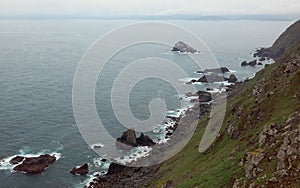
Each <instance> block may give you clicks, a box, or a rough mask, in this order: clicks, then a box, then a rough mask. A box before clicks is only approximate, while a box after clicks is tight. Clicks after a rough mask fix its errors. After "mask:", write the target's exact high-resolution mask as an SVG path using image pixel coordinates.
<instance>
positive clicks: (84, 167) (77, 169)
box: [70, 163, 89, 175]
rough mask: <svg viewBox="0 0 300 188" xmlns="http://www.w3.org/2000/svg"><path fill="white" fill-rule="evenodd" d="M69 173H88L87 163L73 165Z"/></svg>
mask: <svg viewBox="0 0 300 188" xmlns="http://www.w3.org/2000/svg"><path fill="white" fill-rule="evenodd" d="M70 173H71V174H73V175H86V174H88V173H89V165H88V164H87V163H85V164H83V165H82V166H80V167H74V168H73V169H72V170H71V171H70Z"/></svg>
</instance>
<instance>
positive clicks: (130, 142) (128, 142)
mask: <svg viewBox="0 0 300 188" xmlns="http://www.w3.org/2000/svg"><path fill="white" fill-rule="evenodd" d="M154 144H155V142H154V141H153V140H152V139H151V138H150V137H149V136H147V135H144V133H141V135H140V137H138V138H136V134H135V131H134V129H128V130H127V131H125V132H124V133H123V134H122V136H121V138H117V146H118V147H120V148H121V149H125V150H128V149H131V148H132V147H136V146H152V145H154Z"/></svg>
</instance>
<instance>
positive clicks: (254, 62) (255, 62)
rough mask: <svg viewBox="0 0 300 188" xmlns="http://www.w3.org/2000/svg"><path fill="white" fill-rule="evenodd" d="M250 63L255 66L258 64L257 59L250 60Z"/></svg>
mask: <svg viewBox="0 0 300 188" xmlns="http://www.w3.org/2000/svg"><path fill="white" fill-rule="evenodd" d="M248 65H249V66H252V67H254V66H255V65H257V60H256V59H255V60H253V61H250V62H249V63H248Z"/></svg>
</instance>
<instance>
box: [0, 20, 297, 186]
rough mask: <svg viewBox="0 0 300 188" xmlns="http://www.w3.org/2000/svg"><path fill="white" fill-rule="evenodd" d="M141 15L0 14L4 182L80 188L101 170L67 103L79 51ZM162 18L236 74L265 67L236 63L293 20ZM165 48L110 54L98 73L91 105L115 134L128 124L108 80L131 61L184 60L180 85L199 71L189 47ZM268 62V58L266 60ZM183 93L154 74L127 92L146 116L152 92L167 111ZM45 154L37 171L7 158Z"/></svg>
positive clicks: (0, 165) (0, 172)
mask: <svg viewBox="0 0 300 188" xmlns="http://www.w3.org/2000/svg"><path fill="white" fill-rule="evenodd" d="M138 22H144V21H143V20H98V19H91V20H88V19H70V20H69V19H62V20H59V19H54V20H51V19H50V20H47V19H43V20H39V19H36V20H13V19H9V20H5V19H4V20H0V130H1V132H0V187H1V188H39V187H44V188H52V187H58V188H60V187H62V188H65V187H83V186H84V185H85V184H87V183H88V182H89V181H90V180H91V178H93V175H95V174H96V173H101V172H102V173H105V171H106V170H107V169H108V166H109V163H107V162H102V161H101V159H102V158H101V157H104V156H99V155H98V154H97V153H96V152H95V151H94V150H93V149H92V148H91V145H89V144H88V143H86V141H85V140H84V139H83V137H82V135H81V133H80V130H79V128H78V126H77V124H76V121H75V117H74V113H73V106H72V88H73V80H74V77H75V73H76V70H77V67H78V65H79V63H80V61H81V59H82V57H83V55H84V54H85V53H86V51H87V50H88V49H89V48H90V46H91V45H92V44H93V43H94V42H95V41H96V40H97V39H99V37H101V36H102V35H104V34H106V33H109V32H110V31H111V30H114V29H116V28H119V27H122V26H124V25H128V24H132V23H138ZM159 22H164V23H171V24H175V25H178V26H180V27H182V28H185V29H186V30H188V31H190V32H192V33H194V34H195V35H196V36H198V37H199V38H201V39H202V40H203V42H204V43H205V44H206V45H207V47H208V48H209V49H210V50H211V52H212V53H213V55H214V56H215V58H216V60H217V62H218V63H219V65H220V66H225V67H227V68H229V69H230V71H231V73H233V74H235V75H236V76H237V77H238V79H239V80H244V79H246V78H251V77H253V76H254V75H255V73H256V72H257V71H259V70H261V69H262V68H263V65H262V66H255V67H250V66H247V67H241V65H240V64H241V62H242V61H249V60H252V59H253V56H252V54H253V53H254V52H255V50H256V49H257V48H259V47H266V46H270V45H272V43H273V42H274V40H275V39H276V38H277V37H278V36H279V35H280V34H281V33H282V32H283V31H284V30H285V29H286V28H287V27H288V26H289V25H290V24H291V23H292V21H252V20H243V21H241V20H240V21H182V20H161V21H159ZM161 32H162V35H170V33H164V30H162V31H161ZM180 40H181V39H180V38H178V41H180ZM112 42H114V41H112ZM107 45H109V44H107ZM169 45H170V46H172V45H174V44H169ZM170 49H171V48H170V47H168V46H157V45H156V44H145V45H143V46H136V47H133V48H131V49H129V50H128V51H127V52H122V53H119V54H118V55H116V56H115V57H113V58H112V59H111V60H110V63H109V65H108V66H106V69H105V71H104V73H103V74H101V75H100V76H99V78H98V81H97V86H96V89H95V101H96V108H97V112H98V115H99V117H101V120H102V123H103V124H104V125H105V126H106V127H107V129H108V132H109V133H110V134H111V135H112V136H113V137H114V138H117V137H120V136H121V134H122V132H123V131H124V130H126V129H125V127H124V126H122V125H120V122H119V121H118V119H117V118H116V117H115V114H114V111H113V108H112V105H111V103H110V99H111V98H110V94H111V93H110V91H111V85H112V84H113V81H114V79H115V78H116V77H117V76H118V73H119V72H120V71H122V69H123V68H124V67H126V66H127V65H128V63H129V62H130V61H133V60H135V59H136V58H146V57H150V56H151V57H159V58H166V59H169V60H170V61H173V62H175V63H176V64H177V65H178V66H181V67H183V69H184V70H185V71H186V72H187V73H188V75H189V76H188V77H185V78H182V77H178V78H177V77H176V76H177V75H174V74H172V72H170V73H167V74H170V75H169V76H172V77H174V78H176V79H177V80H178V83H180V84H185V83H186V82H188V81H190V79H191V78H199V77H200V76H201V75H200V74H197V73H196V71H198V70H195V68H194V67H193V66H190V64H189V63H186V61H188V58H187V55H186V54H179V53H173V52H170ZM99 53H101V51H100V52H99ZM200 55H201V54H200ZM204 55H205V54H204ZM266 63H271V62H270V61H268V62H264V63H263V64H266ZM207 68H214V67H207ZM87 74H88V72H87ZM123 84H124V85H126V83H123ZM205 87H206V86H205V85H201V84H198V86H197V88H198V89H205ZM124 92H125V91H124ZM181 95H182V93H181V94H178V93H176V91H175V90H174V88H173V87H172V86H170V84H168V83H166V82H164V81H162V80H159V79H157V78H153V79H145V80H142V81H140V82H138V83H137V84H136V85H135V87H134V88H133V89H132V91H131V92H130V95H129V96H126V97H128V98H129V106H130V109H131V111H132V114H133V115H134V117H136V118H138V119H140V120H145V119H147V118H148V117H149V115H150V111H149V102H150V101H151V100H152V99H154V98H157V97H159V98H161V99H163V100H164V101H165V102H166V107H167V109H168V111H166V114H167V113H169V114H172V113H176V112H178V109H179V108H180V104H179V103H178V101H179V98H180V97H181ZM186 105H189V103H188V102H187V103H186ZM155 127H156V128H157V125H153V129H155ZM104 134H108V133H107V132H103V133H99V138H100V140H101V137H104V136H105V135H104ZM148 135H150V136H151V138H153V139H154V140H156V141H159V140H160V139H159V137H160V135H159V134H157V132H156V131H153V132H151V131H150V132H149V133H148ZM99 144H101V143H99ZM141 150H143V151H145V150H146V149H145V148H141ZM45 153H49V154H53V155H55V156H56V157H57V159H58V160H57V161H56V162H55V163H53V164H52V165H51V166H50V167H49V168H47V169H46V170H45V172H43V173H41V174H38V175H26V174H23V173H19V172H15V171H13V166H12V165H11V164H9V162H8V161H9V160H10V159H11V158H12V157H14V156H16V155H25V156H37V155H39V154H45ZM125 159H126V157H125ZM123 162H124V161H123ZM84 163H89V167H90V172H89V174H88V175H86V176H74V175H72V174H70V173H69V171H70V169H72V168H73V167H74V166H78V165H82V164H84Z"/></svg>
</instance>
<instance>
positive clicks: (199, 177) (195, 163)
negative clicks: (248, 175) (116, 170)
mask: <svg viewBox="0 0 300 188" xmlns="http://www.w3.org/2000/svg"><path fill="white" fill-rule="evenodd" d="M293 53H297V54H298V53H299V50H298V48H297V50H295V51H294V52H293ZM293 53H292V54H293ZM288 60H289V56H288V57H285V58H282V59H281V60H279V62H277V63H274V64H272V65H268V66H266V68H265V69H263V70H261V71H260V72H258V73H257V74H256V76H255V77H254V78H253V79H252V80H250V81H249V82H247V83H244V84H241V85H239V86H238V88H237V89H235V90H234V91H233V92H232V93H231V95H230V96H229V97H228V102H227V110H226V115H225V119H224V121H223V126H222V128H221V131H220V134H221V137H220V138H219V139H217V141H215V142H214V143H213V145H212V146H211V147H210V148H209V149H208V151H207V152H205V153H199V151H198V145H199V143H200V140H201V138H202V135H203V133H204V131H205V127H206V126H207V123H208V120H207V119H208V118H207V117H203V118H202V119H201V120H200V121H199V123H198V127H197V129H196V132H195V134H194V136H193V137H192V139H191V140H190V141H189V143H188V144H187V145H186V146H185V148H184V149H183V150H182V151H180V152H179V153H178V154H176V155H175V156H174V157H172V158H171V159H169V160H168V161H166V162H164V163H163V164H162V165H161V166H160V168H159V170H158V172H157V173H156V175H155V176H154V178H153V179H152V182H151V184H150V186H149V187H159V186H161V185H163V184H164V183H165V182H167V181H172V183H173V184H174V185H175V186H176V187H183V188H185V187H187V188H189V187H213V188H216V187H231V186H232V184H233V181H234V178H241V177H245V172H244V167H243V166H241V165H239V163H240V160H241V159H242V158H243V157H245V155H246V154H247V152H249V151H254V150H256V149H259V146H258V133H260V132H261V131H262V129H263V128H264V126H266V125H269V124H271V123H273V122H275V123H283V122H285V121H286V120H287V118H288V117H289V115H290V114H291V113H292V112H294V111H296V110H300V105H299V101H297V99H295V97H294V95H295V93H296V92H297V91H299V83H300V75H299V73H297V74H296V75H293V77H289V76H288V77H285V76H282V75H278V74H277V72H278V70H279V69H280V68H282V67H281V65H282V64H283V63H284V62H285V61H288ZM273 80H274V81H273ZM275 80H276V81H275ZM264 83H265V84H264ZM287 83H289V85H287ZM262 84H264V87H265V90H266V91H270V90H274V84H276V89H275V93H274V95H272V96H270V97H267V96H262V98H263V101H262V102H260V103H259V104H257V103H256V102H255V99H256V97H255V96H253V95H252V90H253V88H254V86H259V85H262ZM241 106H242V107H243V114H242V116H241V118H240V119H238V118H236V117H235V116H234V115H233V114H232V112H231V110H232V109H233V108H234V107H241ZM217 110H218V109H217ZM258 112H262V114H263V118H262V119H260V120H257V116H258V115H257V114H258ZM251 113H253V115H252V116H250V120H251V122H249V118H248V116H249V114H251ZM228 122H229V123H228ZM229 124H232V125H234V126H238V127H239V129H240V130H241V135H240V136H239V138H238V139H236V140H234V139H230V138H229V136H228V135H227V131H226V128H227V126H228V125H229ZM268 149H269V150H268ZM266 152H268V153H270V154H272V153H274V152H275V151H272V149H270V148H266ZM264 160H265V161H263V163H262V168H264V169H268V170H266V171H264V172H262V173H261V174H259V176H258V178H257V180H256V183H257V185H260V184H263V183H264V181H265V180H264V179H263V178H262V177H263V176H266V178H270V177H271V175H272V174H271V173H272V172H273V171H274V170H275V169H276V164H275V162H273V161H266V159H264Z"/></svg>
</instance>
